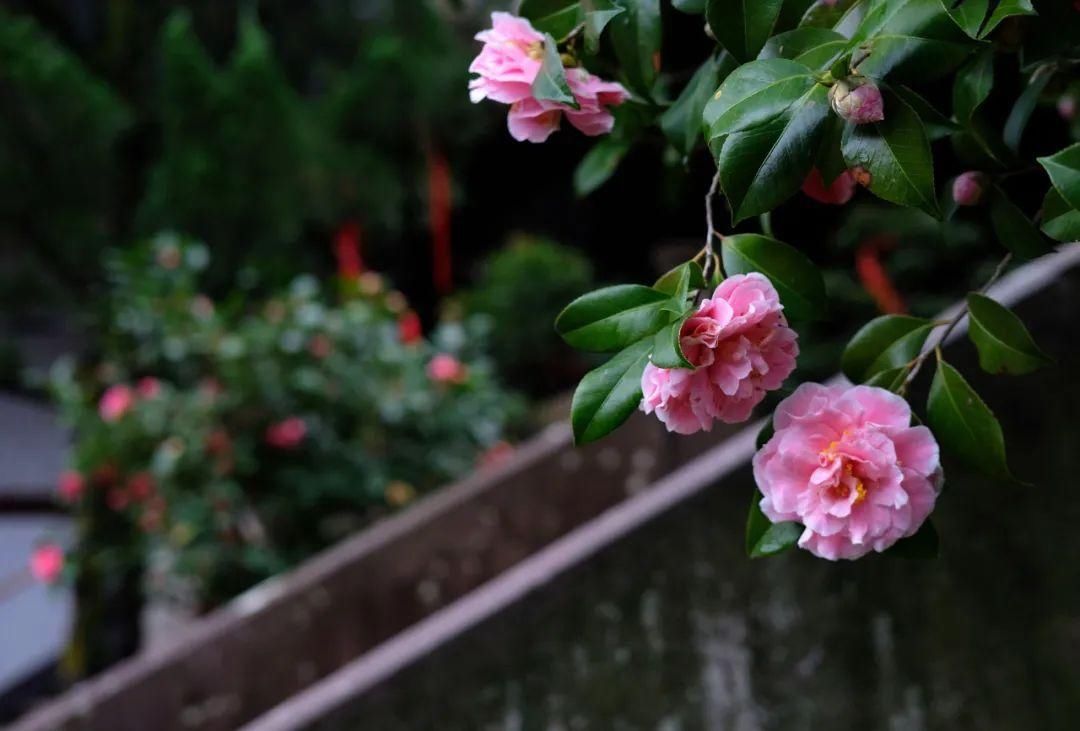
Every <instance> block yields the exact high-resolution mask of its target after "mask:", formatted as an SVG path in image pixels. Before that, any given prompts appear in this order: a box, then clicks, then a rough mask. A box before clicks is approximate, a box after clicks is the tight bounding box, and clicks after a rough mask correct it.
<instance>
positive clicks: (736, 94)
mask: <svg viewBox="0 0 1080 731" xmlns="http://www.w3.org/2000/svg"><path fill="white" fill-rule="evenodd" d="M815 83H816V82H815V80H814V76H813V74H812V73H811V72H810V69H809V68H807V67H806V66H804V65H802V64H800V63H796V62H795V61H790V60H788V59H782V58H773V59H765V60H761V61H751V62H750V63H747V64H743V65H742V66H739V67H738V68H737V69H735V70H734V71H732V72H731V74H729V75H728V77H727V78H726V79H724V83H723V84H721V85H720V88H719V89H717V90H716V93H715V94H713V95H712V98H711V99H710V100H709V102H708V104H706V105H705V109H704V112H703V113H702V119H703V121H704V123H705V127H706V128H707V129H708V136H709V142H710V144H712V142H713V141H714V140H715V139H717V138H719V137H724V136H726V135H729V134H731V133H732V132H740V131H742V130H744V129H748V128H750V127H754V126H756V125H759V124H762V123H763V122H767V121H769V120H771V119H774V118H776V117H777V116H779V115H780V114H782V113H783V112H785V111H787V109H788V108H790V107H791V105H793V104H795V103H796V102H797V101H798V100H799V99H800V98H801V97H802V96H803V95H804V94H806V92H808V91H809V90H811V89H812V88H813V87H814V85H815Z"/></svg>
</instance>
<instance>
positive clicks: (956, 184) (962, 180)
mask: <svg viewBox="0 0 1080 731" xmlns="http://www.w3.org/2000/svg"><path fill="white" fill-rule="evenodd" d="M986 184H987V180H986V175H985V174H984V173H980V172H977V171H975V170H968V171H967V172H965V173H960V174H959V175H957V176H956V179H955V180H953V184H952V196H953V200H954V201H956V205H958V206H977V205H978V204H979V201H981V200H982V197H983V192H984V191H985V190H986Z"/></svg>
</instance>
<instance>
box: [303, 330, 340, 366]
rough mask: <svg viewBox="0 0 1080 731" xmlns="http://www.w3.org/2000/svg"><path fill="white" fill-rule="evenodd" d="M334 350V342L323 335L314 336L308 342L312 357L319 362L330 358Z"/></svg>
mask: <svg viewBox="0 0 1080 731" xmlns="http://www.w3.org/2000/svg"><path fill="white" fill-rule="evenodd" d="M333 350H334V341H332V340H331V339H330V338H329V337H327V336H326V335H324V334H322V333H318V334H316V335H313V336H312V337H311V340H310V341H309V342H308V352H309V353H311V357H313V358H317V359H318V360H322V359H324V358H326V357H328V356H329V355H330V353H332V352H333Z"/></svg>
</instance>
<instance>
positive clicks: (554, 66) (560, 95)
mask: <svg viewBox="0 0 1080 731" xmlns="http://www.w3.org/2000/svg"><path fill="white" fill-rule="evenodd" d="M532 93H533V96H534V97H536V98H537V99H541V100H549V101H553V102H559V103H560V104H565V105H567V106H568V107H571V108H573V109H578V103H577V98H576V97H574V94H573V92H571V91H570V84H569V83H567V81H566V70H565V69H564V68H563V65H562V59H561V58H559V47H558V45H557V44H556V43H555V39H554V38H552V37H551V34H550V33H549V34H547V35H545V36H544V60H543V62H542V64H541V66H540V72H539V73H538V74H537V75H536V78H535V79H533V83H532Z"/></svg>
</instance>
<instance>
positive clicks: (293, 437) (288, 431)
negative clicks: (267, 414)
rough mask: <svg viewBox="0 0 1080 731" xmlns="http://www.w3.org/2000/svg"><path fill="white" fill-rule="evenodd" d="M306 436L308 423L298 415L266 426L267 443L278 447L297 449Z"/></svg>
mask: <svg viewBox="0 0 1080 731" xmlns="http://www.w3.org/2000/svg"><path fill="white" fill-rule="evenodd" d="M306 436H307V424H305V423H304V420H303V419H301V418H300V417H298V416H291V417H289V418H288V419H284V420H282V421H279V422H276V423H274V424H271V425H270V426H268V427H267V428H266V443H267V444H269V445H270V446H271V447H276V448H278V449H296V448H297V447H299V446H300V443H301V442H303V441H304V438H305V437H306Z"/></svg>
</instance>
